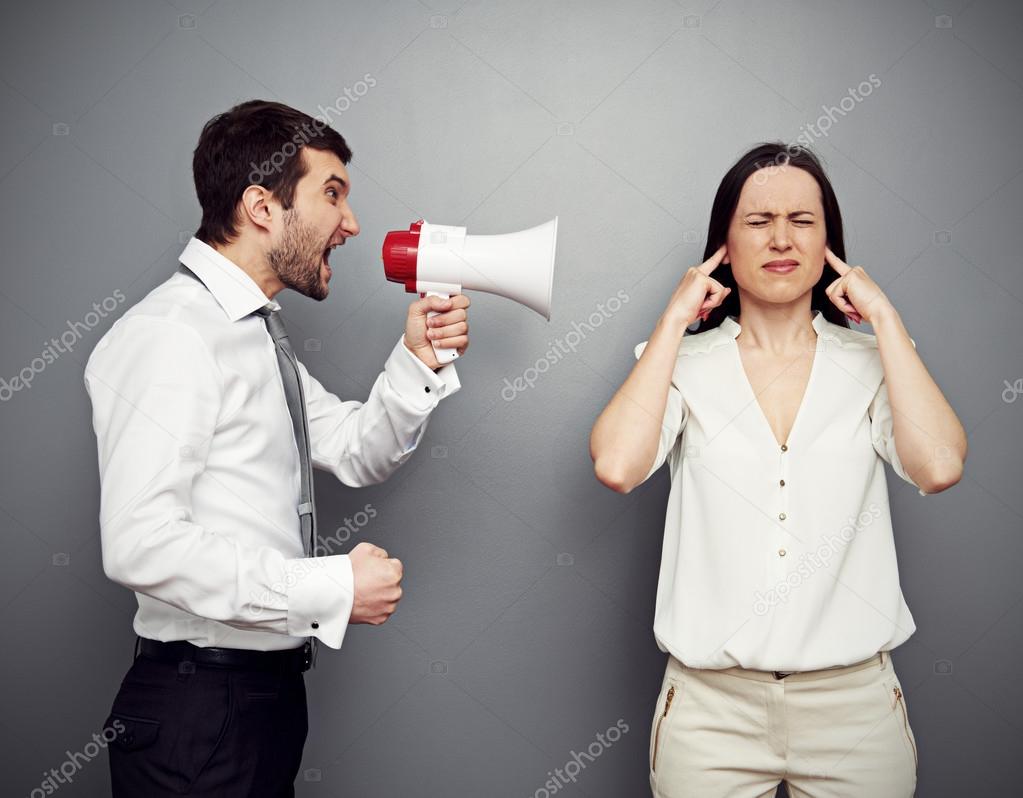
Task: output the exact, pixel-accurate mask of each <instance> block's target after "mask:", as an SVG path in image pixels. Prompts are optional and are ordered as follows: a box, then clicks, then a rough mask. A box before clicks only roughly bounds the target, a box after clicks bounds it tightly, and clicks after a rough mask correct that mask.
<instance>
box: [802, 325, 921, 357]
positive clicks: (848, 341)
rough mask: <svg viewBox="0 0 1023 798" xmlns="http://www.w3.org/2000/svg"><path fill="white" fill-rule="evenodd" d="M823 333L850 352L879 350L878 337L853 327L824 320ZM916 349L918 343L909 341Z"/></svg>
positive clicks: (830, 340)
mask: <svg viewBox="0 0 1023 798" xmlns="http://www.w3.org/2000/svg"><path fill="white" fill-rule="evenodd" d="M821 333H822V334H823V335H824V337H825V338H826V339H827V340H828V341H829V342H833V343H834V344H835V345H837V346H838V347H839V348H841V349H843V350H849V351H853V352H855V351H857V350H871V349H873V350H877V336H876V335H873V334H871V333H868V332H863V331H862V330H854V329H852V328H851V327H843V326H842V325H841V324H834V323H832V322H830V321H827V320H824V323H823V327H822V329H821ZM909 341H910V343H912V344H913V348H914V349H915V348H916V341H914V340H913V339H912V338H910V339H909Z"/></svg>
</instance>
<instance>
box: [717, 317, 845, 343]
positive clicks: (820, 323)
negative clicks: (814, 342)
mask: <svg viewBox="0 0 1023 798" xmlns="http://www.w3.org/2000/svg"><path fill="white" fill-rule="evenodd" d="M811 324H813V328H814V330H816V331H817V336H818V337H819V338H826V339H827V338H830V339H831V340H834V341H837V340H838V336H836V335H835V333H834V331H833V330H832V329H831V327H832V326H833V325H832V324H831V322H829V321H828V320H827V319H826V318H824V314H823V313H821V312H820V311H819V310H815V311H814V312H813V319H812V320H811ZM720 327H721V329H722V330H724V331H725V332H726V333H728V335H730V336H731V337H732V338H736V337H738V335H739V333H740V332H741V331H742V327H741V326H740V325H739V322H737V321H736V320H735V317H734V316H732V315H728V316H725V318H724V320H723V321H722V322H721V324H720Z"/></svg>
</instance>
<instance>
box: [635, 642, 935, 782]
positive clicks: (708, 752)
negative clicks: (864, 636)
mask: <svg viewBox="0 0 1023 798" xmlns="http://www.w3.org/2000/svg"><path fill="white" fill-rule="evenodd" d="M649 762H650V787H651V790H652V791H653V795H654V796H656V798H771V796H773V795H774V793H775V788H776V787H777V785H778V783H779V782H780V781H782V780H784V781H785V782H787V784H788V789H789V795H790V796H791V798H862V796H871V798H907V796H912V795H913V793H914V790H915V789H916V770H917V749H916V738H915V737H914V736H913V730H912V729H911V728H910V725H909V715H908V712H907V709H906V696H905V695H904V693H903V691H902V684H901V683H900V682H899V677H898V676H897V675H896V674H895V669H894V668H893V666H892V662H891V658H890V657H889V655H888V653H887V652H884V651H882V652H880V653H878V654H875V655H874V656H873V657H871V658H870V659H868V660H865V661H863V662H860V663H857V664H855V665H849V666H847V667H844V668H834V669H830V668H829V669H825V670H817V671H802V672H798V673H793V674H790V675H788V676H786V677H784V678H783V679H776V678H775V676H774V674H773V673H771V672H765V671H753V670H748V669H745V668H726V669H724V670H709V669H700V668H690V667H688V666H686V665H683V664H682V663H681V662H679V661H678V660H677V659H675V658H674V657H672V656H670V655H669V657H668V666H667V669H666V670H665V673H664V681H663V683H662V685H661V692H660V695H659V696H658V697H657V706H656V709H655V711H654V718H653V723H652V725H651V728H650V758H649Z"/></svg>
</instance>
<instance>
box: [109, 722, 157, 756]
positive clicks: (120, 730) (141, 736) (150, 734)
mask: <svg viewBox="0 0 1023 798" xmlns="http://www.w3.org/2000/svg"><path fill="white" fill-rule="evenodd" d="M103 728H104V729H110V730H111V731H113V732H114V733H115V734H116V735H117V736H116V737H114V738H113V739H112V740H111V741H110V745H111V746H113V747H114V748H117V749H118V750H120V751H126V752H127V751H139V750H141V749H143V748H146V747H148V746H150V745H152V744H153V743H154V742H155V741H156V738H157V735H158V734H159V733H160V721H158V720H156V719H154V718H136V717H132V716H131V715H123V714H119V713H114V712H111V713H110V715H109V716H108V717H107V719H106V722H105V723H104V724H103Z"/></svg>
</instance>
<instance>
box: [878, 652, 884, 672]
mask: <svg viewBox="0 0 1023 798" xmlns="http://www.w3.org/2000/svg"><path fill="white" fill-rule="evenodd" d="M879 653H880V654H881V670H884V651H881V652H879Z"/></svg>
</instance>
